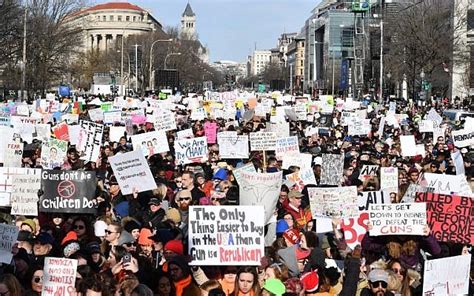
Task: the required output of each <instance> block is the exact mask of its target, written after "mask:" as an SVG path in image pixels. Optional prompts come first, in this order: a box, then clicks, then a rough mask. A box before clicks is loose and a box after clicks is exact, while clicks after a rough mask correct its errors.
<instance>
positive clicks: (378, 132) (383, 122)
mask: <svg viewBox="0 0 474 296" xmlns="http://www.w3.org/2000/svg"><path fill="white" fill-rule="evenodd" d="M384 128H385V116H383V117H382V118H381V119H380V122H379V128H378V129H377V134H378V136H379V139H381V138H382V137H383V130H384Z"/></svg>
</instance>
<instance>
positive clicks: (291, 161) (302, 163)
mask: <svg viewBox="0 0 474 296" xmlns="http://www.w3.org/2000/svg"><path fill="white" fill-rule="evenodd" d="M282 158H283V161H282V165H281V167H282V169H284V170H287V169H288V168H289V167H290V166H297V167H299V168H300V169H303V168H311V162H312V160H313V155H311V154H309V153H289V154H284V155H283V157H282Z"/></svg>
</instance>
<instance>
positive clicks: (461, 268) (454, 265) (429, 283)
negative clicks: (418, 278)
mask: <svg viewBox="0 0 474 296" xmlns="http://www.w3.org/2000/svg"><path fill="white" fill-rule="evenodd" d="M470 270H471V254H468V255H460V256H453V257H447V258H440V259H433V260H426V261H425V267H424V272H423V295H426V296H428V295H429V296H446V295H468V293H469V283H470V279H469V273H470Z"/></svg>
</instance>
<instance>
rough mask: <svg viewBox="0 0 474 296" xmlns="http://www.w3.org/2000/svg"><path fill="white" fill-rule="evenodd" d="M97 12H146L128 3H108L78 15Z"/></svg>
mask: <svg viewBox="0 0 474 296" xmlns="http://www.w3.org/2000/svg"><path fill="white" fill-rule="evenodd" d="M97 10H136V11H145V10H144V9H143V8H141V7H139V6H137V5H135V4H131V3H128V2H108V3H104V4H98V5H95V6H92V7H89V8H86V9H84V10H81V11H79V12H78V13H85V12H92V11H97Z"/></svg>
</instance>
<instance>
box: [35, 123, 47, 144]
mask: <svg viewBox="0 0 474 296" xmlns="http://www.w3.org/2000/svg"><path fill="white" fill-rule="evenodd" d="M35 130H36V135H35V139H38V140H41V141H43V142H44V141H47V140H48V139H49V138H51V125H50V124H48V123H45V124H37V125H35Z"/></svg>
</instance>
